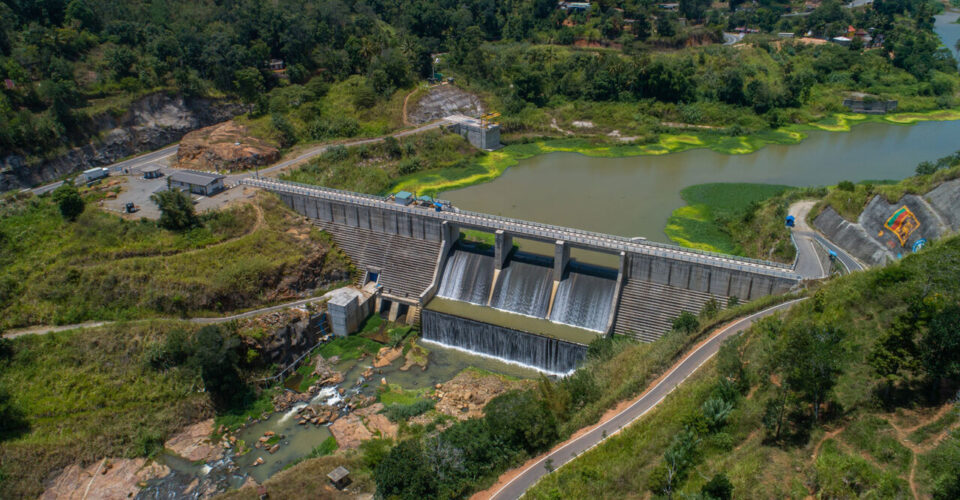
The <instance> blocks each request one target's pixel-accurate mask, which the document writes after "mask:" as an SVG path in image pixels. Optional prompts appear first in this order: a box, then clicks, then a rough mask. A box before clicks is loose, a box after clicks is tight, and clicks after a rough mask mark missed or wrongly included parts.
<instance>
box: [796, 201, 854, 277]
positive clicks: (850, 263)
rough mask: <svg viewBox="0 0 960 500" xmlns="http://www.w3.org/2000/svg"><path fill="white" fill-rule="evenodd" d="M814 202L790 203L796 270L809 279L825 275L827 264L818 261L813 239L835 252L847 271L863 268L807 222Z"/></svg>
mask: <svg viewBox="0 0 960 500" xmlns="http://www.w3.org/2000/svg"><path fill="white" fill-rule="evenodd" d="M816 203H817V202H816V201H815V200H804V201H798V202H796V203H794V204H793V205H790V209H789V213H790V215H793V216H794V219H795V224H796V227H794V228H793V237H794V240H796V242H797V256H798V258H797V267H796V271H797V272H798V273H800V274H801V275H803V276H804V277H805V278H811V279H814V278H820V277H825V276H826V275H827V271H828V270H829V265H828V264H827V263H823V262H821V261H820V256H819V255H818V254H817V252H816V248H814V243H813V242H814V240H816V241H817V242H819V243H820V244H821V245H823V246H824V247H825V248H827V249H829V250H832V251H833V253H835V254H837V258H838V259H839V260H840V263H841V264H843V266H844V267H846V268H847V271H848V272H853V271H862V270H864V266H863V265H862V264H861V263H860V262H859V261H857V259H856V258H854V257H853V256H852V255H850V254H849V253H848V252H847V251H845V250H844V249H842V248H840V247H838V246H837V245H835V244H834V243H833V242H831V241H830V240H828V239H827V238H826V237H824V236H823V235H822V234H820V232H819V231H817V230H816V229H814V228H812V227H810V225H809V224H807V215H808V214H809V213H810V210H811V209H812V208H813V206H814V205H815V204H816ZM818 269H819V271H818ZM818 272H820V275H819V276H815V274H816V273H818Z"/></svg>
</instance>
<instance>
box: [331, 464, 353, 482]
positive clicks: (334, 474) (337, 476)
mask: <svg viewBox="0 0 960 500" xmlns="http://www.w3.org/2000/svg"><path fill="white" fill-rule="evenodd" d="M349 474H350V471H348V470H347V469H345V468H344V467H343V466H342V465H341V466H338V467H337V468H336V469H333V470H332V471H330V473H329V474H327V477H328V478H330V480H331V481H333V482H337V481H340V480H341V479H343V478H345V477H347V476H348V475H349Z"/></svg>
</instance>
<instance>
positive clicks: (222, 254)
mask: <svg viewBox="0 0 960 500" xmlns="http://www.w3.org/2000/svg"><path fill="white" fill-rule="evenodd" d="M255 203H256V206H255V207H254V206H252V205H241V206H235V207H233V208H229V209H226V210H223V211H220V212H215V213H213V214H212V215H210V216H206V217H204V224H203V226H202V227H199V228H197V229H193V230H190V231H187V232H183V233H177V232H171V231H167V230H164V229H161V228H159V227H158V226H157V225H156V224H155V223H154V222H151V221H127V220H123V219H121V218H120V217H118V216H116V215H111V214H106V213H103V212H101V211H99V210H97V209H96V208H95V207H92V206H88V207H87V209H86V210H85V211H84V212H83V214H81V215H80V217H79V218H78V219H77V220H76V221H75V222H66V221H64V220H63V219H62V218H61V217H60V215H59V214H58V213H57V210H56V207H55V206H54V203H53V202H52V201H51V200H50V198H49V197H40V198H37V197H32V198H21V199H13V200H10V199H7V200H6V201H5V202H4V203H3V205H2V207H0V212H2V214H3V217H0V247H2V251H0V317H2V319H0V329H8V328H15V327H23V326H29V325H40V324H73V323H80V322H84V321H90V320H129V319H140V318H150V317H163V316H180V315H194V316H197V315H210V314H222V313H224V312H228V311H236V310H240V309H245V308H250V307H255V306H260V305H265V304H269V303H271V302H276V301H278V299H280V298H281V297H284V296H285V294H290V293H291V290H290V289H289V288H288V287H289V286H290V285H288V284H286V283H287V282H290V283H292V281H290V280H291V279H292V277H295V276H303V278H304V279H305V281H306V282H308V283H310V282H314V283H315V284H316V285H317V286H318V287H321V288H322V287H323V286H324V285H326V284H327V283H333V282H337V281H340V280H342V279H343V278H344V277H345V276H346V275H347V274H348V266H349V263H348V262H347V260H346V259H345V258H344V257H343V256H342V254H341V253H340V252H339V251H331V248H332V247H331V245H330V244H329V243H328V241H327V240H326V239H325V238H323V236H322V235H321V234H320V233H318V232H316V231H311V228H309V227H308V226H307V225H305V224H304V223H303V222H302V221H301V220H300V219H299V218H298V217H297V216H295V215H294V214H293V213H292V212H291V211H289V210H288V209H287V208H286V207H284V206H283V204H282V203H281V202H280V201H279V199H277V198H276V197H274V196H272V195H269V194H263V195H260V196H259V197H258V198H257V199H256V202H255ZM258 211H259V212H261V213H262V214H263V224H262V225H260V226H259V227H258V228H256V229H254V228H255V224H256V221H257V212H258ZM294 293H295V292H294Z"/></svg>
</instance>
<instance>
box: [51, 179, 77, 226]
mask: <svg viewBox="0 0 960 500" xmlns="http://www.w3.org/2000/svg"><path fill="white" fill-rule="evenodd" d="M53 201H54V202H55V203H56V204H57V208H59V209H60V215H61V216H63V218H64V219H66V220H69V221H73V220H76V219H77V217H79V216H80V214H81V213H83V198H82V197H81V196H80V191H78V190H77V187H76V186H74V185H73V183H72V182H68V181H65V182H64V183H63V184H61V185H60V187H58V188H57V189H55V190H54V191H53Z"/></svg>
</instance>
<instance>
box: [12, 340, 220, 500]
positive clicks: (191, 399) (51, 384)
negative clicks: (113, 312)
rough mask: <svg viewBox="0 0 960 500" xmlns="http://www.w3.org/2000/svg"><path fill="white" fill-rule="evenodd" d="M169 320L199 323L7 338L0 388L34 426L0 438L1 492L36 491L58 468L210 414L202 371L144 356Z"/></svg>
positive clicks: (142, 445) (133, 446)
mask: <svg viewBox="0 0 960 500" xmlns="http://www.w3.org/2000/svg"><path fill="white" fill-rule="evenodd" d="M172 328H182V329H187V330H189V329H192V328H195V327H193V326H191V325H189V324H182V323H175V322H167V321H159V322H152V323H149V324H136V325H122V324H118V325H114V326H108V327H103V328H97V329H93V330H84V331H71V332H61V333H53V334H49V335H43V336H32V335H28V336H24V337H20V338H17V339H14V340H12V341H5V343H6V346H7V347H8V349H5V352H4V353H3V355H2V357H0V387H2V388H3V389H4V390H6V391H7V392H9V394H10V400H11V402H12V406H13V407H14V408H17V409H18V410H19V411H20V412H22V414H23V416H24V417H25V419H26V421H27V423H28V424H29V430H27V431H26V433H23V434H22V435H19V436H10V435H7V436H4V439H3V440H2V442H0V470H2V472H3V478H4V479H3V481H2V487H3V491H4V493H3V496H4V497H6V498H18V497H34V498H35V497H36V496H38V495H39V494H40V493H41V492H42V490H43V481H44V480H46V479H47V477H48V475H49V474H50V473H51V472H52V471H54V470H56V469H58V468H61V467H64V466H66V465H69V464H71V463H74V462H77V461H85V462H87V463H89V462H91V461H93V460H97V459H100V458H102V457H105V456H114V457H116V456H128V457H132V456H140V455H143V454H145V453H148V452H150V451H151V450H152V449H153V447H154V446H156V445H157V443H162V442H163V440H164V439H165V438H166V437H168V436H169V435H170V434H171V433H172V432H174V431H176V430H177V429H178V428H180V427H182V426H183V425H186V424H189V423H191V422H193V421H196V420H197V419H199V418H202V417H203V416H208V415H210V414H212V412H211V410H210V405H209V402H208V398H207V396H206V395H205V394H203V393H200V392H198V389H200V388H201V387H202V384H201V383H200V381H199V377H198V376H197V374H196V373H194V372H192V371H190V370H188V369H186V368H174V369H170V370H167V371H165V372H158V371H156V370H153V369H151V368H149V367H148V366H146V365H145V363H144V362H143V361H142V355H143V352H144V348H145V347H146V346H147V345H149V344H150V343H152V342H155V341H157V340H159V339H161V338H163V336H164V335H165V333H166V332H168V331H170V330H171V329H172ZM7 495H9V496H7Z"/></svg>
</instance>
